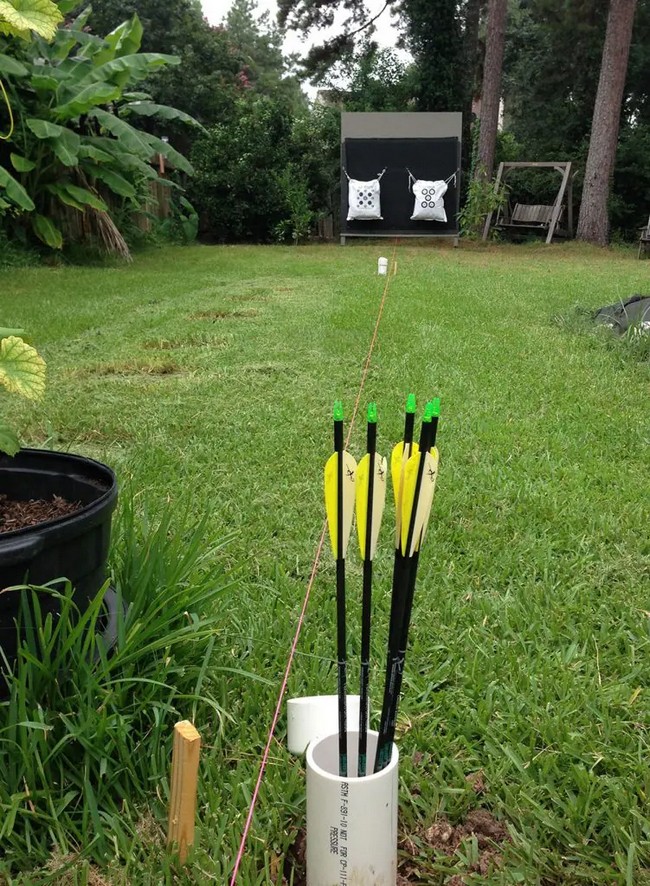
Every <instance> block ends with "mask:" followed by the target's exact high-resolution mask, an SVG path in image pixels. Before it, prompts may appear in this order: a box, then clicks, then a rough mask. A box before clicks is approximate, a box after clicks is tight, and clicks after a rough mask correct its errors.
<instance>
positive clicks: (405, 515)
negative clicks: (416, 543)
mask: <svg viewBox="0 0 650 886" xmlns="http://www.w3.org/2000/svg"><path fill="white" fill-rule="evenodd" d="M419 464H420V453H419V452H416V453H415V454H414V455H412V456H411V457H410V458H409V460H408V461H407V462H406V467H405V469H404V479H403V485H402V501H401V516H400V544H401V548H402V553H403V554H406V544H407V541H408V534H409V526H410V524H411V511H412V510H413V498H414V496H415V484H416V483H417V478H418V465H419Z"/></svg>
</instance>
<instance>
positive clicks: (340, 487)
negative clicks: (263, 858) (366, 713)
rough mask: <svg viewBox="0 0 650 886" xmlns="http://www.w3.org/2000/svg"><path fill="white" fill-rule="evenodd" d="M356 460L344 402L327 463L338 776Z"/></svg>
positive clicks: (344, 749) (343, 760)
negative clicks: (348, 444)
mask: <svg viewBox="0 0 650 886" xmlns="http://www.w3.org/2000/svg"><path fill="white" fill-rule="evenodd" d="M356 471H357V463H356V462H355V460H354V459H353V458H352V456H351V455H350V453H349V452H347V451H346V450H345V449H344V448H343V405H342V404H341V403H340V402H339V401H338V400H337V401H336V403H335V404H334V453H333V454H332V455H331V456H330V457H329V459H328V460H327V463H326V465H325V510H326V513H327V522H328V525H329V530H330V540H331V542H332V552H333V554H334V559H335V560H336V625H337V628H336V636H337V643H336V645H337V661H338V696H339V775H342V776H347V774H348V734H347V714H346V691H347V690H346V683H347V675H346V670H347V652H346V648H345V555H346V552H347V548H348V541H349V540H350V531H351V529H352V514H353V511H354V487H355V478H356Z"/></svg>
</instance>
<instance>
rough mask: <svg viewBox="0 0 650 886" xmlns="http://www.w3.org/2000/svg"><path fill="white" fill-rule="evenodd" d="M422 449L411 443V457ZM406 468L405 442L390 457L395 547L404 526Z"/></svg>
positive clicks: (395, 447) (394, 448) (396, 447)
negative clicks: (404, 478) (402, 491)
mask: <svg viewBox="0 0 650 886" xmlns="http://www.w3.org/2000/svg"><path fill="white" fill-rule="evenodd" d="M419 450H420V447H419V446H418V444H417V443H411V455H413V454H415V453H417V452H419ZM405 467H406V457H405V452H404V441H403V440H402V441H401V442H400V443H397V445H396V446H394V447H393V451H392V452H391V455H390V475H391V479H392V481H393V497H394V499H395V515H396V516H395V524H396V526H395V547H397V545H398V544H399V539H400V531H401V525H402V506H401V502H402V494H401V489H402V476H403V473H404V469H405Z"/></svg>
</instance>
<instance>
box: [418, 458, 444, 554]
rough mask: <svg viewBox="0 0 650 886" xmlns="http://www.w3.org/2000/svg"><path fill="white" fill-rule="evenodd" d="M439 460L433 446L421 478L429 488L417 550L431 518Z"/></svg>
mask: <svg viewBox="0 0 650 886" xmlns="http://www.w3.org/2000/svg"><path fill="white" fill-rule="evenodd" d="M439 460H440V456H439V453H438V450H437V448H436V447H435V446H434V447H433V449H431V450H429V454H428V456H427V463H426V464H425V466H424V476H423V477H422V483H423V484H424V483H426V484H427V486H429V487H430V493H429V496H428V499H429V502H428V508H427V511H426V514H425V515H424V523H423V526H422V532H421V537H420V540H419V543H418V548H419V547H420V545H421V544H422V542H423V541H424V539H425V536H426V534H427V528H428V526H429V518H430V516H431V507H432V505H433V496H434V493H435V491H436V481H437V479H438V462H439Z"/></svg>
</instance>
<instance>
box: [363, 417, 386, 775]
mask: <svg viewBox="0 0 650 886" xmlns="http://www.w3.org/2000/svg"><path fill="white" fill-rule="evenodd" d="M376 443H377V407H376V405H375V404H374V403H370V404H369V406H368V432H367V446H366V448H367V452H366V454H365V455H364V457H363V458H362V459H361V461H360V462H359V466H358V468H357V492H356V497H357V532H358V534H359V548H360V550H361V559H362V560H363V599H362V608H361V689H360V693H359V694H360V703H359V760H358V768H357V774H358V775H359V776H360V777H363V776H364V775H365V774H366V757H367V747H368V731H367V729H368V681H369V672H370V617H371V606H372V561H373V557H374V556H375V551H376V550H377V539H378V537H379V529H380V526H381V518H382V516H383V513H384V505H385V503H386V472H387V464H386V459H385V458H383V457H382V456H381V455H377V452H376Z"/></svg>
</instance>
